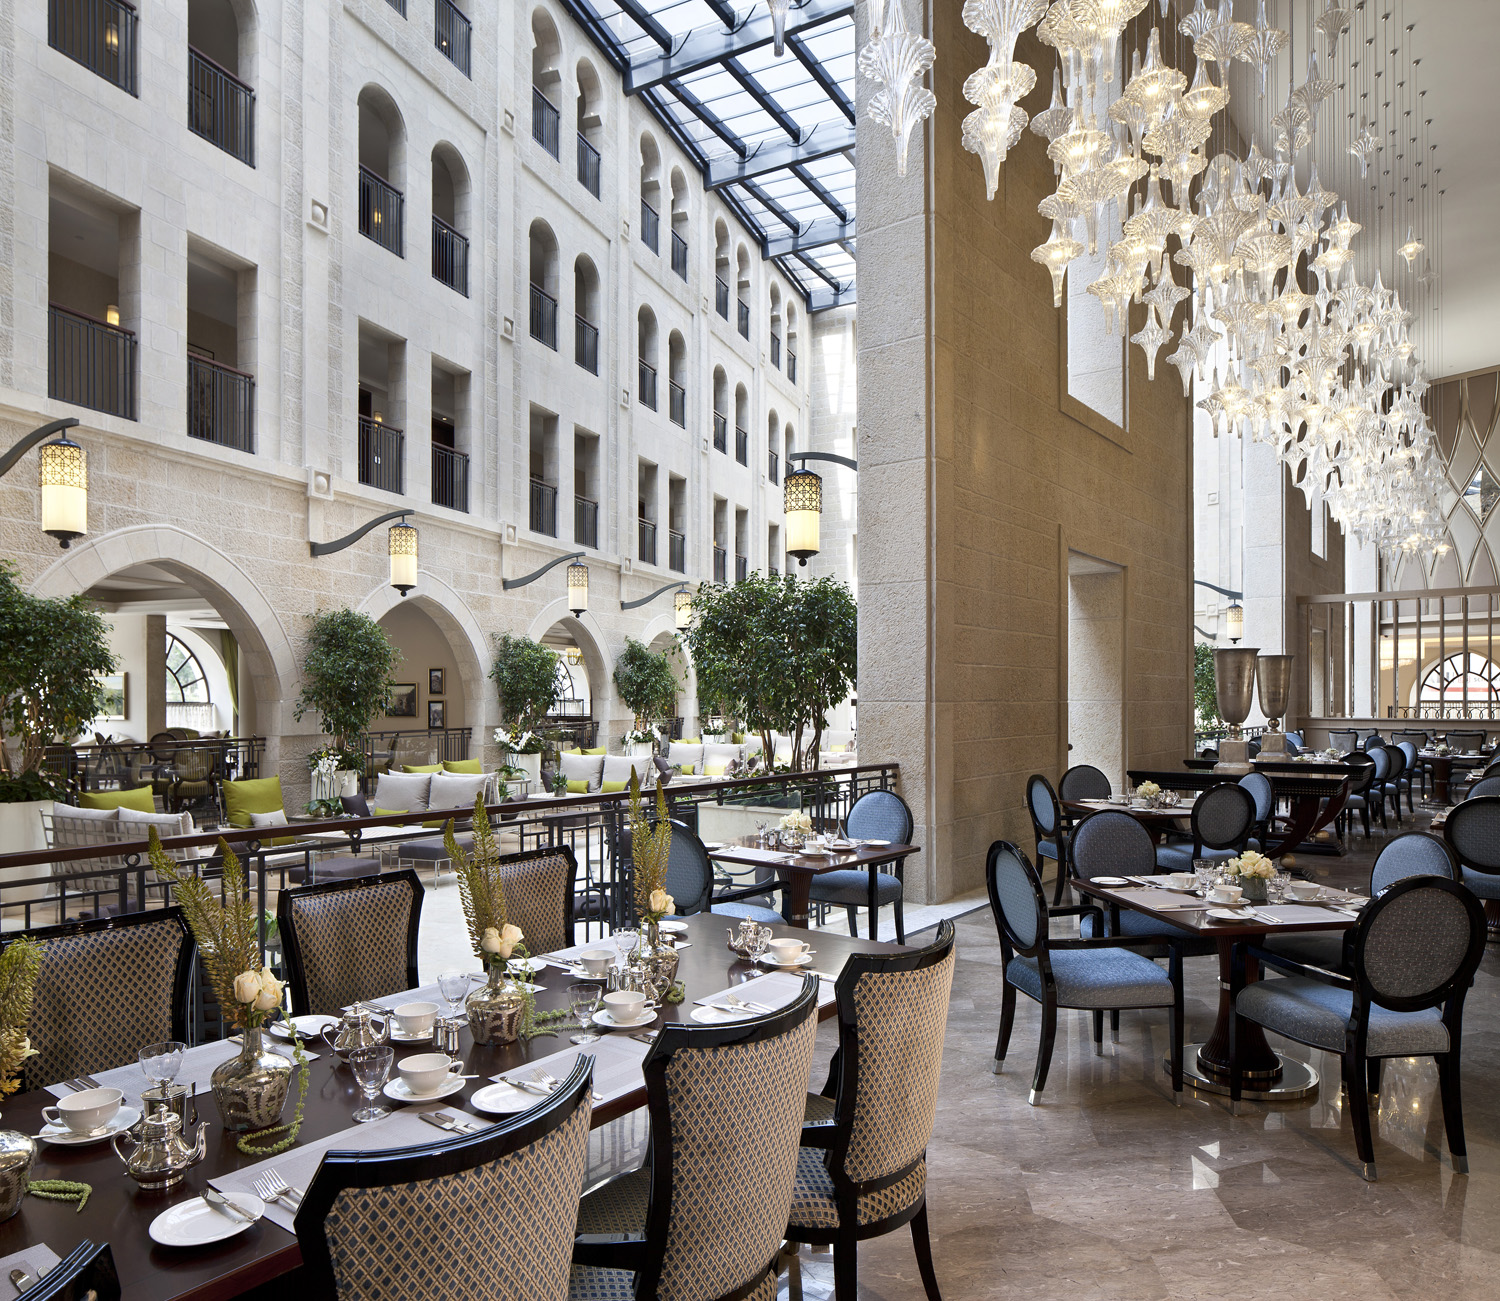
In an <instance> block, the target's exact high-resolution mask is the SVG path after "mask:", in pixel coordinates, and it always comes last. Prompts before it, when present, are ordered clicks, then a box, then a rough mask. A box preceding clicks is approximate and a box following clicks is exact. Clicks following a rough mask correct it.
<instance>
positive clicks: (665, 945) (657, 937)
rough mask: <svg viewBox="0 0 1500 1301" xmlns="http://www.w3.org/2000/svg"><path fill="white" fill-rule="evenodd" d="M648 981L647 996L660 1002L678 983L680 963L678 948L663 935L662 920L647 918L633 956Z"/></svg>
mask: <svg viewBox="0 0 1500 1301" xmlns="http://www.w3.org/2000/svg"><path fill="white" fill-rule="evenodd" d="M633 956H634V958H635V962H636V964H637V965H639V967H640V969H641V972H642V974H643V975H644V977H645V980H646V991H645V992H646V996H647V997H648V998H651V999H656V1000H660V999H661V998H662V996H663V995H665V994H666V992H667V990H669V989H671V988H672V986H673V985H674V984H675V983H676V981H677V964H678V962H679V961H680V957H679V955H678V952H677V949H676V947H675V946H674V945H673V944H672V942H671V941H670V940H665V939H663V938H662V935H661V922H660V919H652V918H647V919H646V921H645V922H644V923H642V925H641V931H640V938H639V940H638V941H637V942H636V950H635V954H634V955H633Z"/></svg>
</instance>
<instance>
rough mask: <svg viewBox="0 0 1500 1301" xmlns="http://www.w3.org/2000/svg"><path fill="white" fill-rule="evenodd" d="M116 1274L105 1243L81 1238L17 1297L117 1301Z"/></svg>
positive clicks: (45, 1300)
mask: <svg viewBox="0 0 1500 1301" xmlns="http://www.w3.org/2000/svg"><path fill="white" fill-rule="evenodd" d="M119 1297H120V1275H119V1272H118V1271H117V1270H116V1269H115V1256H114V1252H112V1251H111V1250H110V1247H109V1243H107V1242H104V1243H95V1242H90V1241H89V1240H88V1239H87V1238H85V1239H84V1240H83V1241H82V1242H80V1243H79V1244H78V1245H77V1246H76V1247H74V1248H73V1250H72V1251H70V1252H69V1253H68V1254H67V1255H66V1256H65V1257H63V1259H62V1260H60V1261H58V1262H57V1264H55V1265H54V1266H53V1267H52V1268H51V1269H49V1270H48V1271H47V1272H46V1273H45V1274H43V1275H42V1276H41V1277H40V1278H38V1279H37V1280H36V1282H35V1283H33V1284H32V1285H31V1286H30V1287H28V1288H27V1289H26V1290H25V1291H24V1292H20V1293H19V1294H18V1301H22V1299H24V1301H119Z"/></svg>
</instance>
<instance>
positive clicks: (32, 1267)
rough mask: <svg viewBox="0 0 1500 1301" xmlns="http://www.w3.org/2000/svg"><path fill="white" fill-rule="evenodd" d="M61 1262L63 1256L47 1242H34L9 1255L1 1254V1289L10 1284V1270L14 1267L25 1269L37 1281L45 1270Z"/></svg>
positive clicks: (53, 1267)
mask: <svg viewBox="0 0 1500 1301" xmlns="http://www.w3.org/2000/svg"><path fill="white" fill-rule="evenodd" d="M61 1263H62V1258H61V1257H60V1256H59V1255H58V1254H57V1253H56V1252H55V1251H53V1250H52V1248H51V1247H49V1246H48V1245H47V1244H46V1243H45V1242H34V1243H32V1245H31V1246H29V1247H25V1248H23V1249H22V1250H20V1251H14V1252H12V1253H11V1254H10V1255H9V1256H0V1290H3V1289H5V1288H7V1287H9V1286H10V1272H11V1270H13V1269H21V1270H25V1271H26V1273H28V1274H30V1275H31V1277H32V1280H33V1281H35V1280H36V1279H38V1278H40V1277H41V1274H42V1271H43V1270H47V1269H55V1268H56V1267H57V1266H58V1265H60V1264H61ZM12 1291H14V1289H12Z"/></svg>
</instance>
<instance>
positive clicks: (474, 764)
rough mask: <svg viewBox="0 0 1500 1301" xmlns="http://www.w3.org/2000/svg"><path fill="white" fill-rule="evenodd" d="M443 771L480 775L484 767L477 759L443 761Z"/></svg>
mask: <svg viewBox="0 0 1500 1301" xmlns="http://www.w3.org/2000/svg"><path fill="white" fill-rule="evenodd" d="M443 771H444V772H468V773H482V772H483V771H484V765H483V764H481V763H480V762H479V760H478V759H444V760H443Z"/></svg>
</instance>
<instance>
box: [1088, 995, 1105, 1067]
mask: <svg viewBox="0 0 1500 1301" xmlns="http://www.w3.org/2000/svg"><path fill="white" fill-rule="evenodd" d="M1091 1019H1092V1020H1093V1022H1094V1056H1095V1057H1102V1056H1103V1055H1104V1009H1103V1008H1102V1007H1101V1008H1095V1009H1094V1013H1093V1016H1092V1018H1091Z"/></svg>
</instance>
